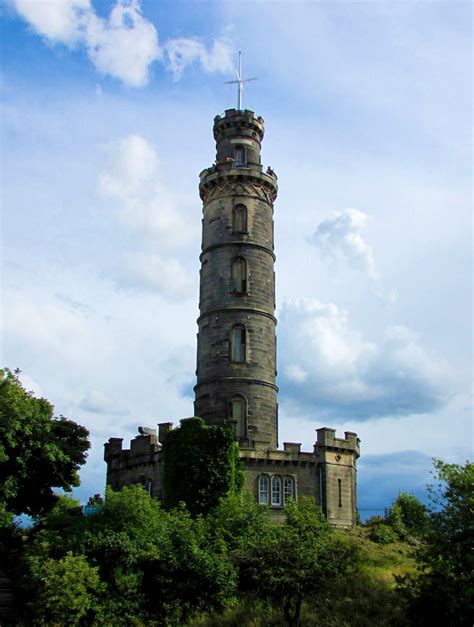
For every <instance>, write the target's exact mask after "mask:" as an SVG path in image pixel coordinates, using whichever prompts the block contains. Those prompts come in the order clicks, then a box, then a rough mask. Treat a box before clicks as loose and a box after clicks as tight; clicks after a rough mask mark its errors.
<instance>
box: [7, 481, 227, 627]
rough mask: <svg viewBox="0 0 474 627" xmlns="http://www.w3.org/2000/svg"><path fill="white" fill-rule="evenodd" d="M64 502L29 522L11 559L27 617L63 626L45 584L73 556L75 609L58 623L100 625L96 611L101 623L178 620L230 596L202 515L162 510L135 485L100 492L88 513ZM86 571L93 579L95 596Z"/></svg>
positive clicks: (221, 555) (222, 560)
mask: <svg viewBox="0 0 474 627" xmlns="http://www.w3.org/2000/svg"><path fill="white" fill-rule="evenodd" d="M70 505H71V503H65V501H64V500H63V501H62V502H61V503H60V505H59V506H58V507H57V508H56V509H55V510H53V511H52V512H51V513H50V514H48V515H47V516H45V517H44V518H43V519H42V520H41V521H40V522H39V523H38V524H37V525H36V527H35V528H34V529H33V531H32V533H31V534H30V539H29V542H28V545H27V547H26V550H25V552H24V555H23V558H22V560H21V563H20V564H19V565H18V572H17V578H18V579H19V580H21V581H22V590H21V591H20V592H22V596H23V599H24V603H25V604H26V605H27V607H28V608H29V609H28V613H27V615H26V617H25V618H26V619H27V621H28V620H30V619H31V616H44V617H50V618H49V620H50V621H51V622H52V624H53V623H54V620H58V624H63V623H61V622H60V621H59V618H58V619H57V618H56V614H55V612H56V611H57V612H59V611H60V610H59V609H57V608H56V606H57V600H56V596H55V595H57V590H58V589H60V588H57V589H56V592H55V590H54V588H53V587H52V586H50V585H49V584H48V585H47V582H49V581H56V582H58V581H59V579H60V578H61V577H62V578H63V580H64V581H66V579H67V578H68V577H69V572H70V570H72V567H73V562H74V560H79V562H78V563H79V565H80V568H81V569H82V570H81V572H82V573H83V577H82V579H83V580H84V581H85V582H86V583H84V581H82V580H79V581H78V583H77V585H78V586H79V588H78V592H77V596H78V598H79V599H80V603H79V601H78V603H79V606H78V608H77V612H78V614H77V615H73V616H75V618H74V619H73V618H71V622H70V623H67V622H65V623H64V624H71V625H72V624H74V625H80V624H83V623H84V624H87V625H89V624H91V625H100V624H103V623H102V622H101V621H102V618H101V617H102V616H105V617H107V621H106V622H105V623H104V624H114V625H143V624H147V625H155V624H165V625H167V624H182V623H184V622H185V621H186V620H187V618H188V617H189V616H191V615H193V614H194V613H195V612H198V611H204V609H208V610H213V609H214V610H220V609H222V608H224V607H226V606H227V604H229V603H231V602H232V600H233V595H234V593H235V588H236V575H235V571H234V568H233V566H232V564H231V562H230V560H229V559H228V556H227V551H226V547H225V544H223V543H222V542H221V540H220V539H215V538H214V537H213V534H212V533H211V532H210V529H209V527H208V525H207V524H206V521H205V520H204V519H203V518H200V517H198V518H192V517H191V515H190V514H189V512H187V511H186V510H185V509H184V508H181V509H178V510H171V511H166V510H164V509H163V508H161V507H160V505H159V503H158V502H157V501H156V500H155V499H153V498H151V497H150V496H149V495H148V494H147V493H146V492H145V491H144V490H143V489H142V488H141V487H140V486H130V487H128V488H124V489H123V490H122V491H120V492H113V491H111V490H108V491H107V494H106V499H105V502H104V504H103V506H102V507H101V508H100V510H99V511H98V513H97V514H96V515H94V516H89V517H85V516H82V515H76V514H75V513H74V512H77V508H74V507H70ZM53 563H54V565H53ZM45 564H49V566H48V569H47V570H46V571H45ZM69 567H71V568H69ZM81 576H82V575H81ZM89 576H90V577H92V576H94V577H97V586H96V588H97V594H95V595H94V594H92V592H91V591H90V590H89V588H88V587H87V585H86V584H87V582H88V581H90V577H89ZM81 581H82V583H81ZM72 589H74V586H73V587H72ZM38 591H41V592H38ZM71 594H72V593H71ZM99 610H100V611H99ZM61 611H62V610H61ZM82 611H84V614H81V616H79V612H82ZM86 614H87V619H86V618H83V616H86ZM45 620H46V618H45ZM104 620H105V619H104ZM27 621H26V622H27ZM74 621H75V622H74ZM81 621H82V622H81Z"/></svg>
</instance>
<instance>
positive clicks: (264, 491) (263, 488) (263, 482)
mask: <svg viewBox="0 0 474 627" xmlns="http://www.w3.org/2000/svg"><path fill="white" fill-rule="evenodd" d="M268 483H269V482H268V477H267V475H260V477H259V479H258V503H259V505H268V487H269V486H268Z"/></svg>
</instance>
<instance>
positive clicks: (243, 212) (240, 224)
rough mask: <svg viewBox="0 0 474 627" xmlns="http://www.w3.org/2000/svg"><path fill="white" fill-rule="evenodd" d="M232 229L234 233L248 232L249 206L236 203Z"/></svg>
mask: <svg viewBox="0 0 474 627" xmlns="http://www.w3.org/2000/svg"><path fill="white" fill-rule="evenodd" d="M232 230H233V231H234V233H246V232H247V207H246V206H245V205H236V206H235V207H234V209H233V212H232Z"/></svg>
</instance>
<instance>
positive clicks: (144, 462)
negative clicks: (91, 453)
mask: <svg viewBox="0 0 474 627" xmlns="http://www.w3.org/2000/svg"><path fill="white" fill-rule="evenodd" d="M263 136H264V122H263V119H262V118H261V117H256V116H255V115H254V113H253V112H252V111H248V110H245V111H242V110H236V109H231V110H228V111H226V112H225V115H224V116H217V117H216V118H215V120H214V138H215V140H216V161H215V163H214V164H213V165H212V166H211V167H209V168H207V169H206V170H203V172H201V174H200V184H199V193H200V196H201V199H202V201H203V220H202V252H201V255H200V262H201V270H200V296H199V310H200V314H199V317H198V320H197V324H198V343H197V370H196V375H197V383H196V386H195V388H194V390H195V394H196V398H195V415H197V416H201V417H202V418H203V419H204V420H205V421H206V422H208V423H209V424H219V423H223V422H231V423H232V424H233V425H234V428H235V433H236V440H237V442H238V443H239V447H240V457H241V459H242V461H243V464H244V467H245V471H246V482H247V487H248V489H249V490H250V491H251V492H252V493H253V494H254V495H255V498H256V500H257V501H258V502H259V503H260V504H262V505H267V506H269V508H270V510H271V512H272V514H273V515H274V516H275V518H276V519H278V518H281V517H282V516H283V512H284V507H285V505H286V504H287V503H288V501H289V500H290V499H298V498H299V497H300V496H302V495H305V496H310V497H312V498H314V500H315V502H316V503H317V504H319V505H320V506H321V508H322V509H323V511H324V513H325V514H326V516H327V518H328V520H329V522H330V523H331V524H332V525H334V526H350V525H353V524H355V522H356V516H357V468H356V464H357V459H358V457H359V453H360V449H359V439H358V438H357V435H356V434H355V433H351V432H346V433H345V436H344V438H337V437H336V435H335V430H334V429H331V428H328V427H322V428H319V429H317V430H316V431H317V440H316V443H315V445H314V449H313V451H311V452H304V451H301V444H299V443H294V442H284V443H283V449H282V450H280V449H278V402H277V393H278V387H277V385H276V375H277V370H276V335H275V328H276V323H277V321H276V318H275V315H274V314H275V272H274V263H275V254H274V229H273V202H274V201H275V199H276V197H277V191H278V187H277V177H276V175H275V173H274V172H273V170H271V169H270V168H267V170H266V171H265V172H264V171H263V169H262V164H261V157H260V151H261V144H262V140H263ZM171 427H172V425H171V423H162V424H160V425H159V433H158V434H156V432H154V431H150V430H147V429H141V431H140V433H141V435H139V436H137V437H136V438H135V439H134V440H133V441H132V443H131V448H130V450H123V449H122V440H120V439H117V438H111V439H110V440H109V442H108V443H107V444H106V445H105V447H106V448H105V460H106V462H107V482H108V483H109V484H110V485H112V487H113V488H114V489H119V488H120V487H122V486H123V485H127V484H130V483H137V482H139V483H141V484H142V485H143V486H144V487H146V488H147V489H148V490H150V493H151V494H153V495H154V496H156V497H157V498H161V497H162V489H163V488H162V457H161V443H162V442H163V438H164V436H165V434H166V432H167V430H169V429H170V428H171Z"/></svg>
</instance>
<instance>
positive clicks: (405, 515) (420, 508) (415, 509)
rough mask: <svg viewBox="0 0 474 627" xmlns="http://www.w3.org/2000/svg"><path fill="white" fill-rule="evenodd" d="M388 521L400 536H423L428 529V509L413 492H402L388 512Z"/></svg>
mask: <svg viewBox="0 0 474 627" xmlns="http://www.w3.org/2000/svg"><path fill="white" fill-rule="evenodd" d="M387 523H388V524H389V525H390V526H391V527H392V529H393V530H394V531H395V532H396V533H397V534H398V536H399V537H400V538H405V537H407V536H408V535H411V536H415V537H421V536H422V535H423V534H424V533H425V532H426V531H427V529H428V523H429V516H428V509H427V508H426V507H425V506H424V505H423V503H422V502H421V501H420V500H419V499H417V498H416V496H414V495H413V494H409V493H408V492H400V494H399V495H398V497H397V498H396V500H395V501H394V503H393V504H392V506H391V508H390V510H389V512H388V515H387Z"/></svg>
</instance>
